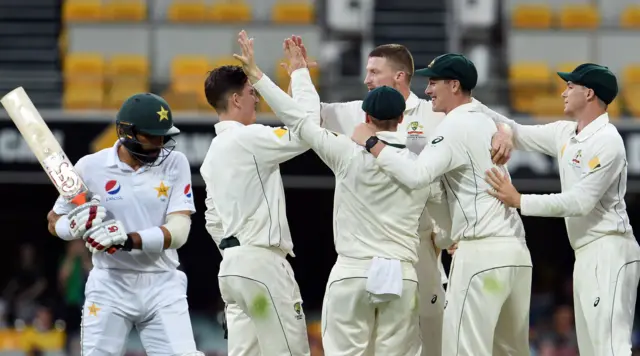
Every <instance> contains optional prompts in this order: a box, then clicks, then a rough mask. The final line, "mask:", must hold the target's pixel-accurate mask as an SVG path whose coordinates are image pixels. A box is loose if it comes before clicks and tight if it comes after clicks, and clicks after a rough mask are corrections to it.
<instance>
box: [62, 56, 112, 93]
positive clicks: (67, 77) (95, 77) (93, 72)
mask: <svg viewBox="0 0 640 356" xmlns="http://www.w3.org/2000/svg"><path fill="white" fill-rule="evenodd" d="M63 77H64V81H65V84H70V85H74V86H76V87H77V86H80V85H82V86H86V87H99V88H102V86H103V84H104V79H105V62H104V58H103V57H102V55H100V54H95V53H69V54H67V55H66V56H65V57H64V64H63Z"/></svg>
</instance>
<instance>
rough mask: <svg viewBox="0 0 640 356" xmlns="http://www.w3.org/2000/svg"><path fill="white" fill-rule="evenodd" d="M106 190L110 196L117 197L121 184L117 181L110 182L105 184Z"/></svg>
mask: <svg viewBox="0 0 640 356" xmlns="http://www.w3.org/2000/svg"><path fill="white" fill-rule="evenodd" d="M104 190H105V191H106V192H107V194H109V195H116V194H118V193H120V183H118V181H117V180H110V181H108V182H107V184H105V186H104Z"/></svg>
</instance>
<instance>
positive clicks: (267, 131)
mask: <svg viewBox="0 0 640 356" xmlns="http://www.w3.org/2000/svg"><path fill="white" fill-rule="evenodd" d="M288 133H289V129H288V128H287V127H286V126H268V125H262V124H251V125H247V126H245V127H243V128H241V129H240V130H239V132H238V134H239V136H241V137H245V138H247V139H250V138H269V137H271V138H282V137H283V136H285V135H287V134H288Z"/></svg>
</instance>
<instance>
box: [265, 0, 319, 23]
mask: <svg viewBox="0 0 640 356" xmlns="http://www.w3.org/2000/svg"><path fill="white" fill-rule="evenodd" d="M271 20H272V21H273V22H276V23H282V24H310V23H314V22H315V11H314V6H313V2H311V1H309V0H279V1H278V2H276V3H275V4H274V5H273V8H272V9H271Z"/></svg>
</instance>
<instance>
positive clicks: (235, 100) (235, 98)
mask: <svg viewBox="0 0 640 356" xmlns="http://www.w3.org/2000/svg"><path fill="white" fill-rule="evenodd" d="M229 103H230V104H232V105H233V106H235V107H240V95H239V94H238V93H233V94H231V96H230V97H229Z"/></svg>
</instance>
